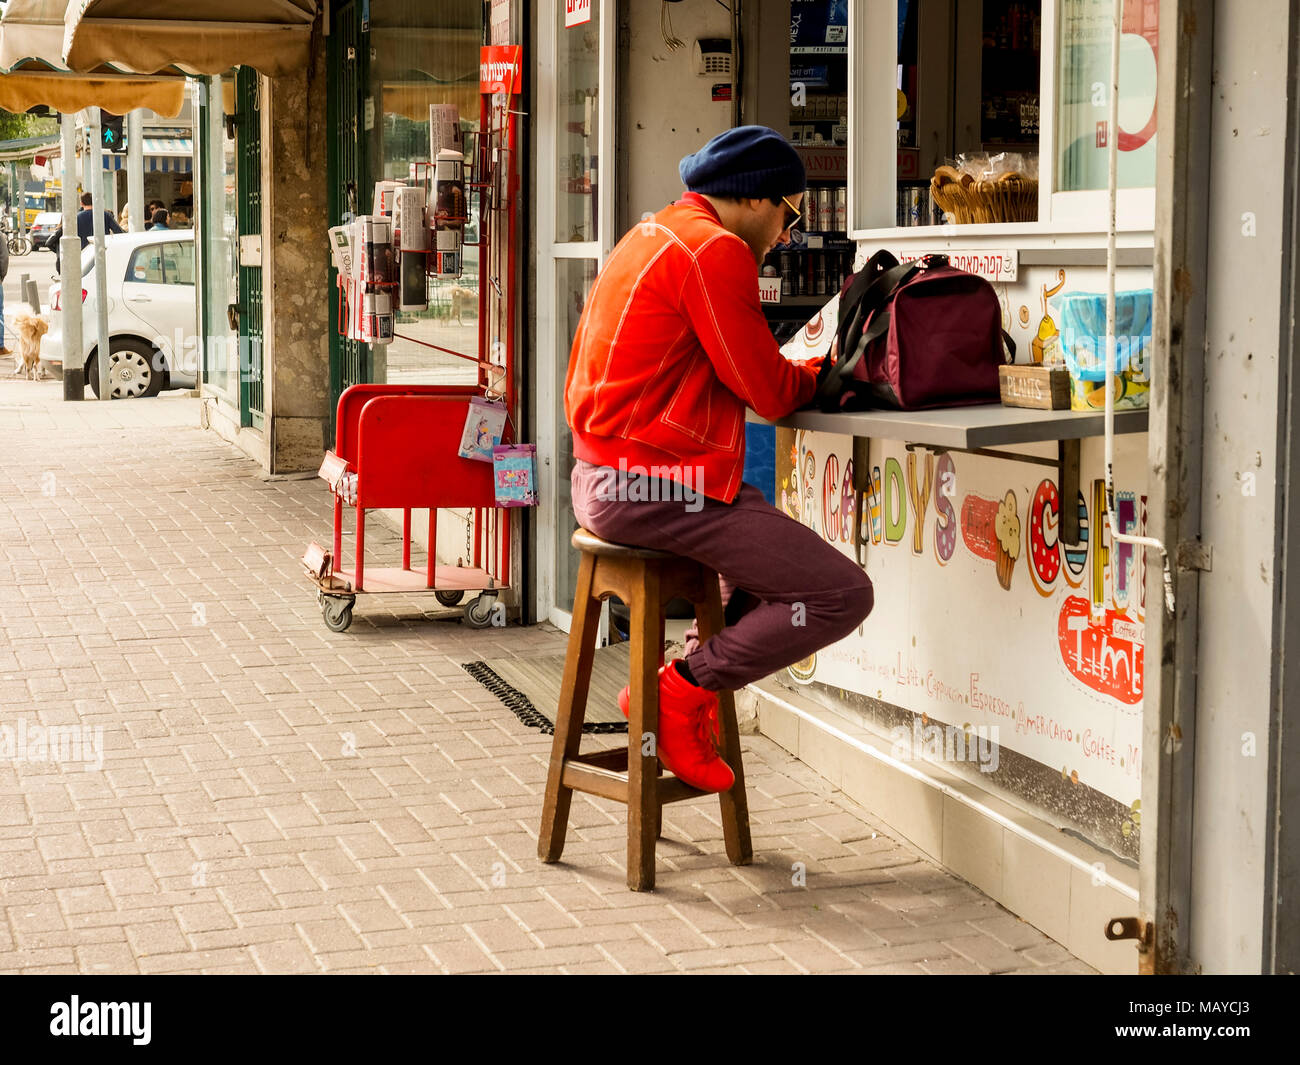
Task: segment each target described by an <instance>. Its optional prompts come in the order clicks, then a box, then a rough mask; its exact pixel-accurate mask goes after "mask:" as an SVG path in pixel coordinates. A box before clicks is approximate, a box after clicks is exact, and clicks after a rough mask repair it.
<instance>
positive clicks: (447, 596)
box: [433, 588, 465, 606]
mask: <svg viewBox="0 0 1300 1065" xmlns="http://www.w3.org/2000/svg"><path fill="white" fill-rule="evenodd" d="M433 597H434V598H435V599H436V600H438V602H440V603H441V604H442V605H443V606H455V605H456V604H457V603H459V602H460V601H461V600H462V599H464V598H465V589H463V588H457V589H456V590H455V591H454V592H434V593H433Z"/></svg>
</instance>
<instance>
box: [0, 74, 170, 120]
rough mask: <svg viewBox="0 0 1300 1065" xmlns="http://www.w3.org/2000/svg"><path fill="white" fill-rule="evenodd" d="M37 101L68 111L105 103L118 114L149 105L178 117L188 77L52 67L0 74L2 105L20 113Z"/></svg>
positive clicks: (167, 115)
mask: <svg viewBox="0 0 1300 1065" xmlns="http://www.w3.org/2000/svg"><path fill="white" fill-rule="evenodd" d="M37 104H45V105H46V106H47V107H49V108H50V109H51V110H54V111H59V112H61V113H63V114H65V115H67V114H72V113H73V112H74V111H80V110H81V109H82V108H84V107H102V108H103V109H104V110H105V111H111V112H113V114H115V115H124V114H126V113H127V112H128V111H134V110H135V109H136V108H137V107H147V108H148V109H149V110H150V111H156V112H158V114H160V115H162V116H164V117H166V118H175V117H176V116H177V115H179V114H180V113H181V108H182V107H184V106H185V79H184V78H130V77H122V76H120V75H119V76H114V75H112V74H107V75H104V76H103V77H96V76H87V75H84V74H67V73H60V72H58V71H52V70H50V71H29V70H22V71H18V72H17V73H14V74H0V108H3V109H4V110H6V111H15V112H18V113H21V112H23V111H26V110H28V109H29V108H32V107H35V106H36V105H37Z"/></svg>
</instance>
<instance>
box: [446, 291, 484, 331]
mask: <svg viewBox="0 0 1300 1065" xmlns="http://www.w3.org/2000/svg"><path fill="white" fill-rule="evenodd" d="M450 294H451V317H453V318H455V319H456V324H457V325H464V324H465V323H464V322H463V321H461V315H462V314H464V313H465V311H466V310H471V311H473V312H474V313H475V314H477V313H478V293H477V292H475V291H474V290H473V289H472V288H464V287H462V286H460V285H452V286H451V293H450Z"/></svg>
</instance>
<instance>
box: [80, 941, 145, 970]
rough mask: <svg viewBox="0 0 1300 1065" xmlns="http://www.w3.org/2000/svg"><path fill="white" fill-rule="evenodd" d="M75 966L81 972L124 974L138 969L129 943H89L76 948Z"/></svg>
mask: <svg viewBox="0 0 1300 1065" xmlns="http://www.w3.org/2000/svg"><path fill="white" fill-rule="evenodd" d="M76 958H77V968H78V969H79V970H80V971H81V972H83V973H102V974H104V975H113V976H117V975H125V974H128V973H137V972H139V971H140V967H139V964H138V963H137V962H136V959H135V953H134V952H133V950H132V949H131V945H130V944H129V943H126V942H122V943H90V944H86V945H85V946H79V947H77V948H76Z"/></svg>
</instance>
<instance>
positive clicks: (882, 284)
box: [813, 251, 1016, 411]
mask: <svg viewBox="0 0 1300 1065" xmlns="http://www.w3.org/2000/svg"><path fill="white" fill-rule="evenodd" d="M836 335H837V337H838V340H839V347H838V357H837V359H836V360H835V362H834V363H830V362H829V359H828V365H827V366H825V367H823V371H822V373H821V374H820V375H819V379H818V387H817V394H816V396H815V397H814V399H813V403H814V404H815V405H816V406H818V407H820V408H821V409H822V410H826V411H836V410H860V409H862V408H864V407H872V406H876V407H880V406H884V407H894V408H897V409H900V410H916V409H918V408H922V407H954V406H964V405H967V404H973V403H996V402H998V399H999V389H998V367H999V366H1000V365H1001V364H1002V363H1003V362H1005V361H1010V359H1008V358H1007V357H1006V354H1004V349H1003V343H1004V342H1005V343H1006V345H1007V350H1008V351H1009V353H1010V357H1011V358H1014V357H1015V350H1016V349H1015V342H1014V341H1013V340H1012V339H1011V337H1009V336H1008V335H1007V334H1006V332H1005V331H1004V330H1003V328H1002V306H1001V304H1000V303H999V302H998V297H997V293H996V292H994V291H993V286H992V285H990V284H989V283H988V282H987V281H985V280H984V279H983V278H982V277H977V276H976V275H975V274H970V273H967V272H966V271H965V270H958V269H956V268H955V267H952V266H949V265H948V259H947V256H944V255H927V256H925V257H923V258H921V259H917V260H916V261H914V262H910V263H903V264H902V265H899V262H898V260H897V259H895V258H894V256H892V255H891V254H890V253H889V252H887V251H879V252H876V254H875V255H873V256H872V257H871V259H870V260H869V261H868V262H867V264H866V265H865V266H864V267H863V268H862V269H861V270H859V271H858V272H857V273H856V274H854V275H852V276H851V277H850V278H849V279H848V281H847V282H846V283H845V286H844V291H843V292H842V293H841V295H840V309H839V327H838V328H837V330H836Z"/></svg>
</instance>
